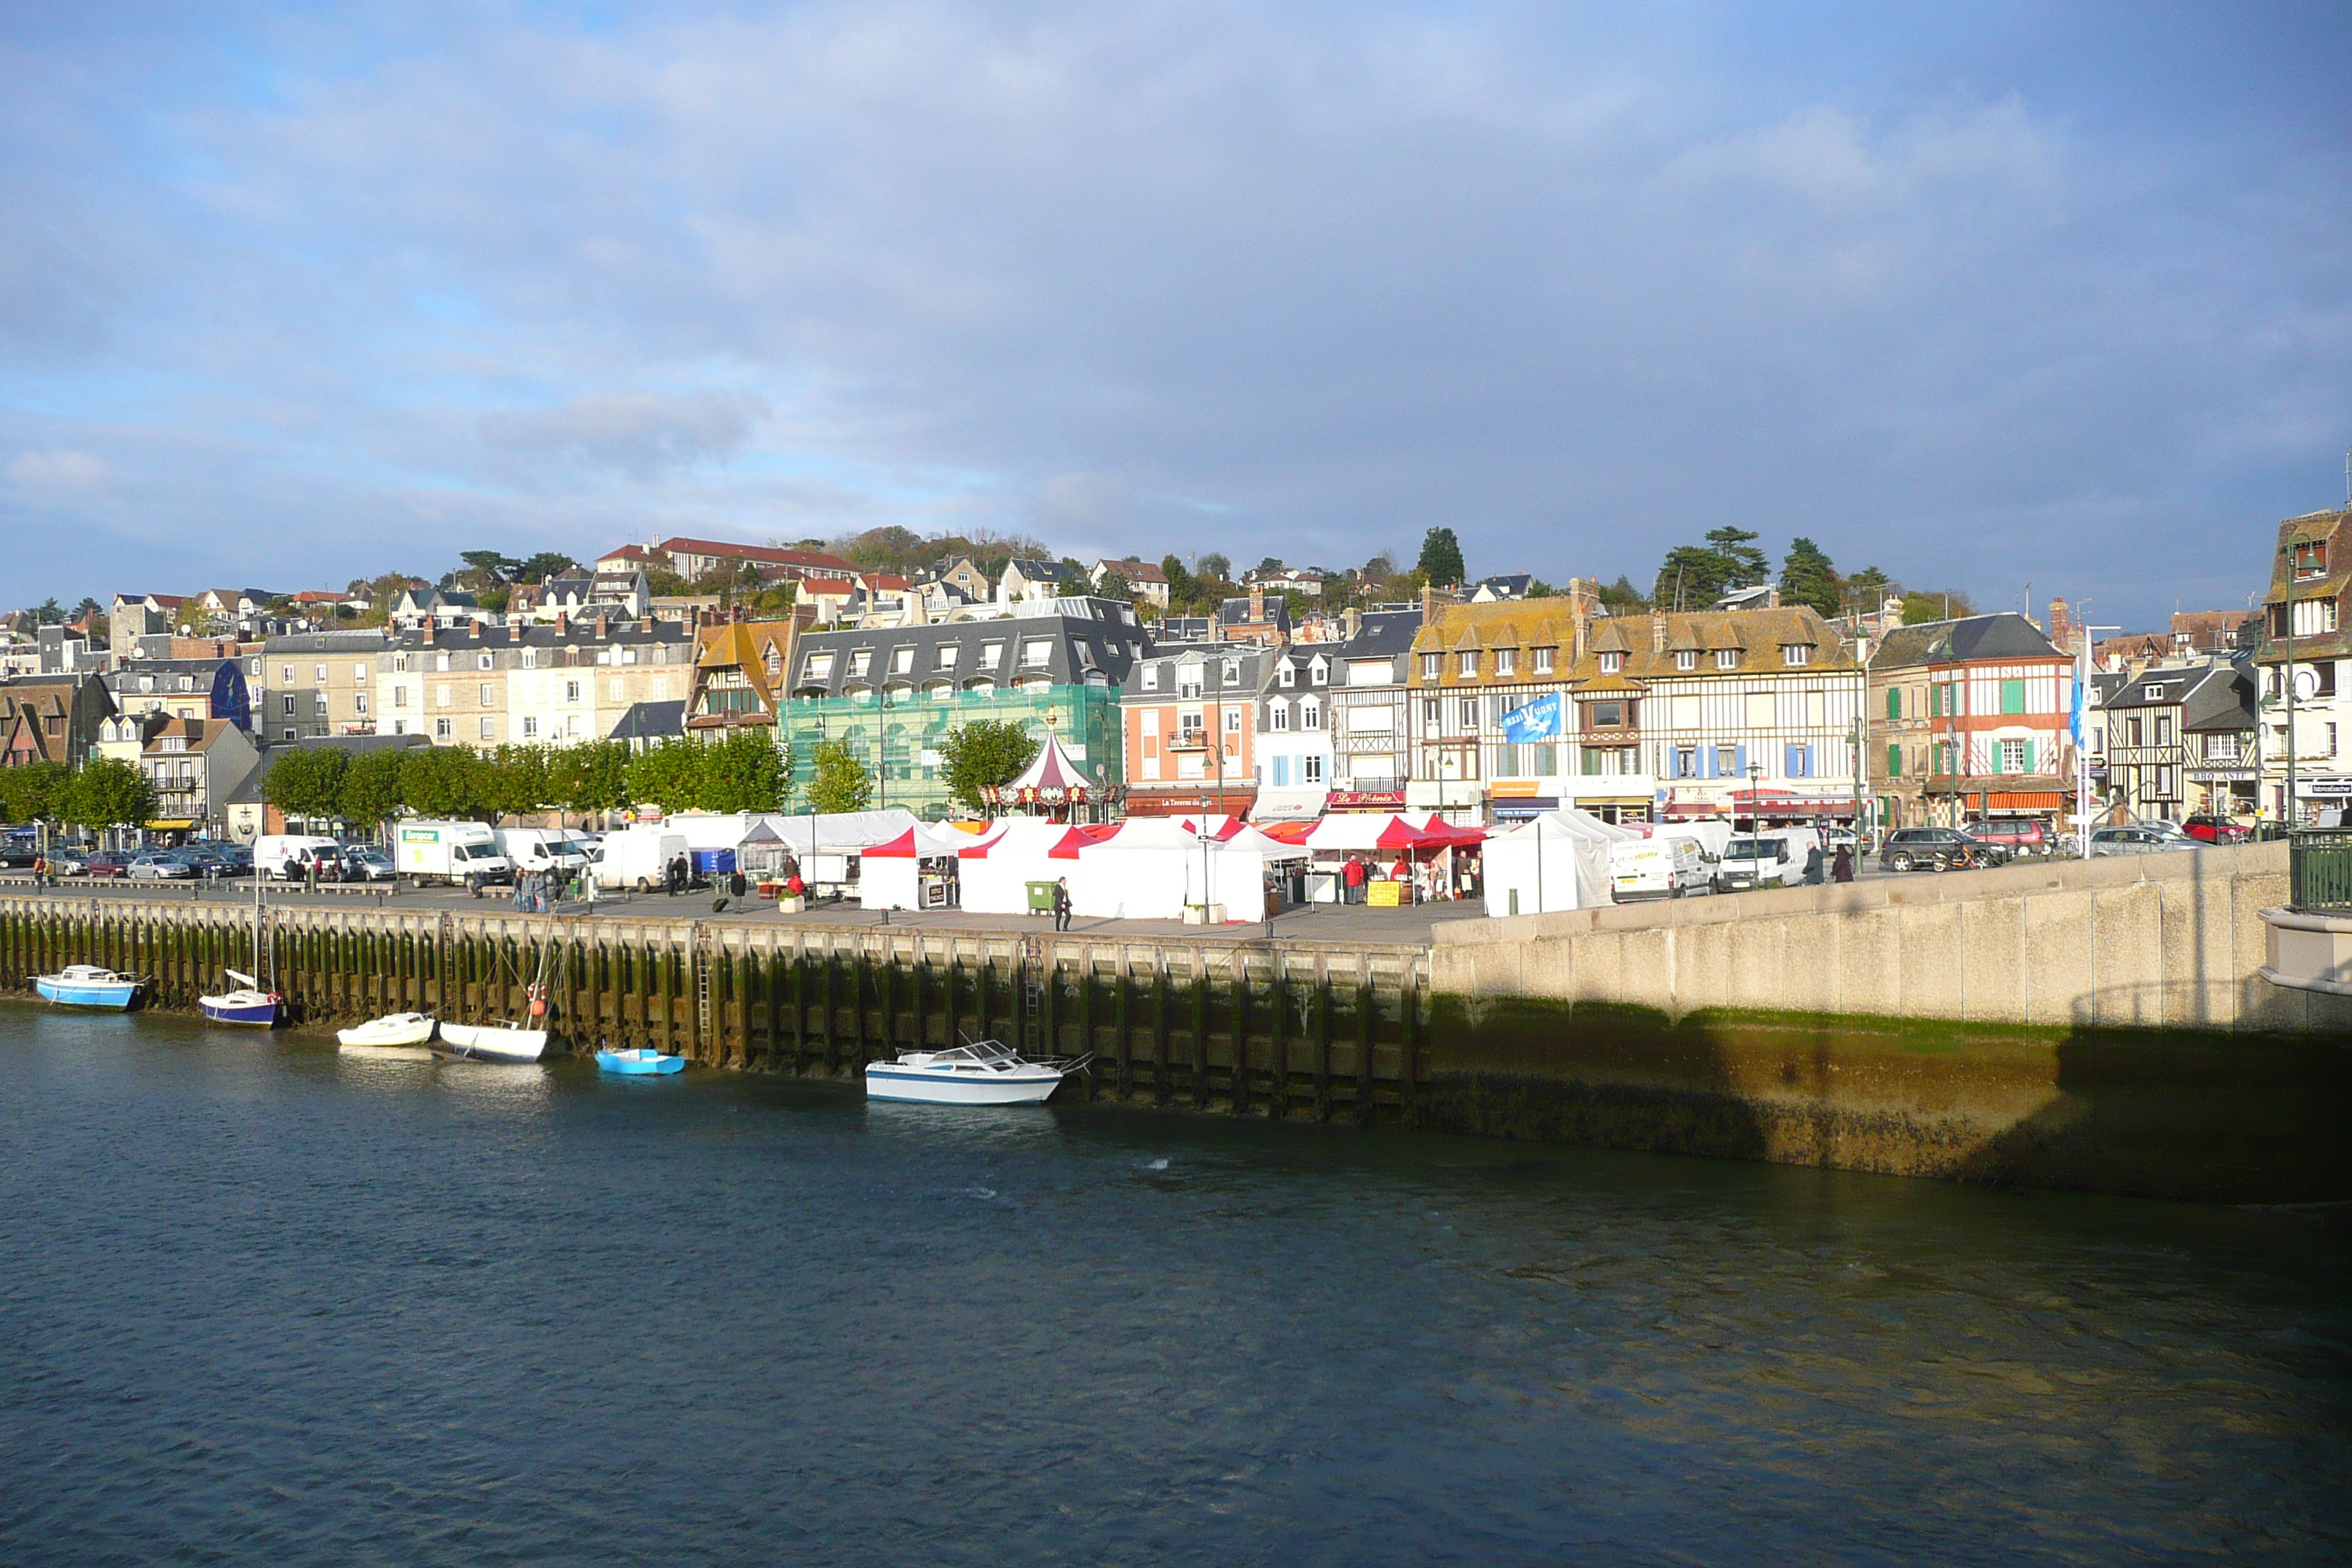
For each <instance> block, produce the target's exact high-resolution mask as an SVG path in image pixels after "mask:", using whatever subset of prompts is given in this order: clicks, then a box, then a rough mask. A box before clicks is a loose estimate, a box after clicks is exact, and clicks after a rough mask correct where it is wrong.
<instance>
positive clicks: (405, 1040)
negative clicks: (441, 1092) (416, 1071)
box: [335, 1013, 433, 1051]
mask: <svg viewBox="0 0 2352 1568" xmlns="http://www.w3.org/2000/svg"><path fill="white" fill-rule="evenodd" d="M432 1038H433V1020H432V1019H431V1018H430V1017H429V1016H426V1015H425V1014H423V1013H388V1014H386V1015H385V1016H383V1017H381V1018H371V1019H369V1020H368V1021H367V1022H366V1023H364V1024H356V1025H353V1026H352V1027H351V1028H348V1029H338V1030H336V1031H335V1041H336V1043H337V1044H339V1045H341V1047H343V1048H344V1049H345V1050H347V1051H353V1050H363V1049H367V1048H370V1047H376V1048H383V1047H404V1046H422V1045H424V1044H425V1042H426V1041H428V1040H430V1039H432Z"/></svg>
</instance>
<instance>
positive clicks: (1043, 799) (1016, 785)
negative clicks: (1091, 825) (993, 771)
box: [980, 726, 1119, 822]
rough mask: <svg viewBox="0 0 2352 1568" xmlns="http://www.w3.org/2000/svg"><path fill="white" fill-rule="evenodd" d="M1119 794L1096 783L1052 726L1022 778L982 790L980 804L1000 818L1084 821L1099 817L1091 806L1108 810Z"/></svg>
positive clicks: (1023, 770) (1022, 772) (1046, 732)
mask: <svg viewBox="0 0 2352 1568" xmlns="http://www.w3.org/2000/svg"><path fill="white" fill-rule="evenodd" d="M1118 794H1119V792H1118V790H1117V789H1115V788H1106V787H1104V786H1103V785H1102V784H1097V782H1095V780H1094V778H1093V777H1092V776H1091V775H1089V774H1088V773H1087V771H1086V770H1085V769H1084V768H1081V767H1080V766H1078V764H1077V763H1076V760H1075V759H1073V758H1072V757H1071V755H1070V753H1069V752H1068V751H1067V750H1066V749H1065V748H1064V746H1063V745H1062V740H1061V737H1060V736H1058V735H1056V734H1055V733H1054V731H1053V730H1052V729H1051V728H1050V726H1049V727H1048V728H1047V730H1046V731H1045V744H1044V745H1042V746H1040V747H1039V748H1037V755H1036V757H1035V759H1034V761H1032V762H1031V763H1030V764H1029V765H1028V766H1027V767H1025V768H1024V769H1022V770H1021V775H1020V777H1018V778H1016V779H1013V781H1012V782H1010V783H1008V784H997V785H994V786H992V787H989V788H983V789H982V791H981V792H980V798H981V803H982V805H987V806H990V807H992V808H993V809H994V810H995V812H996V814H997V815H998V816H1042V817H1045V819H1047V820H1048V821H1051V822H1083V821H1086V820H1087V819H1088V818H1090V817H1093V816H1096V815H1097V813H1096V812H1094V811H1092V810H1090V809H1088V808H1090V807H1108V806H1109V805H1112V804H1113V803H1114V802H1115V801H1116V800H1117V798H1118Z"/></svg>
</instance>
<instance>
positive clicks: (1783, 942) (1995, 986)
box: [1430, 844, 2352, 1034]
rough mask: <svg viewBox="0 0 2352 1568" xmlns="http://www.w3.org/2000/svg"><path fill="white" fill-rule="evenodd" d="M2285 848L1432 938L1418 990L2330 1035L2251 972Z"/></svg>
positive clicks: (1612, 914)
mask: <svg viewBox="0 0 2352 1568" xmlns="http://www.w3.org/2000/svg"><path fill="white" fill-rule="evenodd" d="M2286 898H2287V887H2286V846H2285V845H2284V844H2257V845H2246V846H2242V847H2234V848H2227V849H2208V850H2200V851H2196V852H2187V851H2183V852H2178V853H2171V854H2161V855H2143V856H2132V857H2125V858H2114V859H2102V860H2089V861H2045V862H2034V863H2029V864H2022V865H2016V866H2009V867H2003V868H2000V869H1999V870H1992V871H1966V872H1948V873H1945V874H1942V875H1937V874H1935V873H1932V872H1914V873H1912V874H1911V875H1909V876H1906V877H1895V878H1885V879H1876V880H1873V881H1867V882H1854V883H1849V884H1846V885H1845V886H1843V887H1825V888H1790V889H1774V890H1770V891H1763V892H1752V893H1740V894H1737V895H1734V896H1731V897H1726V898H1706V899H1686V900H1679V901H1675V902H1671V903H1653V904H1638V905H1632V906H1627V907H1622V908H1610V909H1598V910H1575V911H1573V912H1570V913H1565V914H1551V915H1522V916H1518V917H1516V918H1512V919H1507V920H1485V921H1468V920H1465V921H1445V922H1444V923H1442V924H1440V925H1439V926H1438V927H1437V931H1436V944H1435V949H1434V952H1433V953H1432V955H1431V961H1430V986H1431V989H1432V990H1433V991H1435V992H1438V993H1441V994H1453V995H1458V996H1465V997H1480V996H1490V997H1491V996H1526V997H1543V998H1548V999H1550V1000H1554V1001H1561V1002H1573V1003H1596V1002H1597V1003H1610V1004H1618V1005H1629V1006H1634V1007H1640V1008H1644V1009H1648V1010H1651V1011H1654V1012H1656V1013H1659V1014H1662V1015H1664V1016H1666V1017H1668V1018H1670V1019H1672V1018H1681V1017H1683V1016H1686V1015H1688V1014H1692V1013H1699V1012H1710V1011H1719V1010H1727V1009H1728V1010H1738V1011H1743V1012H1759V1013H1790V1014H1816V1015H1822V1014H1834V1015H1844V1016H1860V1017H1875V1018H1906V1019H1929V1018H1932V1019H1948V1020H1951V1021H1954V1022H1958V1023H1987V1024H2018V1025H2028V1026H2048V1027H2061V1028H2063V1027H2081V1026H2092V1027H2111V1026H2126V1027H2155V1028H2187V1029H2200V1030H2204V1029H2220V1030H2229V1031H2244V1030H2252V1031H2258V1032H2262V1033H2286V1034H2310V1033H2326V1034H2332V1033H2339V1032H2342V1031H2344V1030H2345V1029H2346V1028H2347V1026H2352V998H2346V997H2333V996H2326V995H2322V994H2315V993H2313V992H2307V991H2297V990H2289V989H2284V988H2282V987H2279V986H2275V985H2273V984H2271V983H2270V982H2268V981H2266V980H2264V979H2263V978H2262V976H2261V974H2260V973H2259V971H2260V970H2261V968H2262V966H2263V962H2264V959H2265V956H2266V948H2265V938H2266V929H2265V927H2264V926H2263V921H2262V916H2261V911H2262V910H2263V909H2265V908H2273V907H2276V906H2279V905H2283V904H2284V903H2285V902H2286Z"/></svg>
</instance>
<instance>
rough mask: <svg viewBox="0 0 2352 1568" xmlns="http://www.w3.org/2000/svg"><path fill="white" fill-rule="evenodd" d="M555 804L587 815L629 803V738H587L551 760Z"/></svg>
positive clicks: (549, 770) (551, 790)
mask: <svg viewBox="0 0 2352 1568" xmlns="http://www.w3.org/2000/svg"><path fill="white" fill-rule="evenodd" d="M547 791H548V801H549V803H550V804H551V805H558V806H561V807H562V808H563V809H564V810H566V811H576V812H578V813H580V814H581V815H582V816H589V815H591V814H593V813H597V812H605V811H618V810H619V809H620V808H621V807H623V806H625V805H628V804H629V747H628V742H625V741H583V742H581V743H580V744H578V745H576V746H566V747H564V748H563V749H562V751H560V752H556V753H555V754H554V755H553V756H551V757H550V758H549V759H548V763H547Z"/></svg>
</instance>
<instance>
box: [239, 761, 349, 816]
mask: <svg viewBox="0 0 2352 1568" xmlns="http://www.w3.org/2000/svg"><path fill="white" fill-rule="evenodd" d="M351 761H352V760H351V758H350V757H349V756H347V755H346V754H344V753H343V752H340V751H337V750H336V749H335V748H334V747H332V746H316V747H303V748H299V749H297V750H295V751H291V752H287V753H285V754H284V755H283V756H281V757H279V758H278V761H277V762H276V763H273V764H272V765H271V767H270V769H269V772H268V774H267V775H266V776H265V777H264V778H263V779H262V781H261V798H262V799H264V800H266V801H268V803H269V804H270V805H274V806H276V807H277V808H278V810H280V811H282V812H284V813H285V814H286V815H287V816H289V817H291V818H296V819H299V820H301V821H304V822H325V821H328V820H330V819H331V818H332V817H334V816H336V815H337V814H338V813H339V812H340V811H341V808H342V795H343V773H344V771H345V770H346V769H348V768H349V767H350V766H351Z"/></svg>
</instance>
